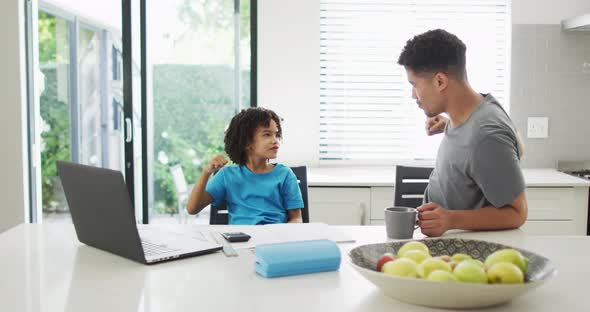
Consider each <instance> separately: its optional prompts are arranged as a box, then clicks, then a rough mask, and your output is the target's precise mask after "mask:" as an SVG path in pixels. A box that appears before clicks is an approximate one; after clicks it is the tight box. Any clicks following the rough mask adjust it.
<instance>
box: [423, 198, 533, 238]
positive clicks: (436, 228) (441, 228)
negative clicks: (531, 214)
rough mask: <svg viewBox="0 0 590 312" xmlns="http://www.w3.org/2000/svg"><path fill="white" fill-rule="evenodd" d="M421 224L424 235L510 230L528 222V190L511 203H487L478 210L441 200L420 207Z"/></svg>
mask: <svg viewBox="0 0 590 312" xmlns="http://www.w3.org/2000/svg"><path fill="white" fill-rule="evenodd" d="M418 211H419V219H420V221H419V224H420V227H421V231H422V233H423V234H424V235H428V236H441V235H442V234H443V233H445V232H446V231H448V230H452V229H459V230H507V229H514V228H518V227H520V226H521V225H523V224H524V222H525V221H526V218H527V214H528V207H527V202H526V195H525V193H524V192H523V193H521V194H520V195H518V197H516V199H514V200H513V201H512V202H511V203H510V204H509V205H506V206H503V207H500V208H496V207H493V206H487V207H483V208H480V209H475V210H447V209H445V208H443V207H441V206H440V205H439V204H437V203H427V204H424V205H422V206H420V207H418Z"/></svg>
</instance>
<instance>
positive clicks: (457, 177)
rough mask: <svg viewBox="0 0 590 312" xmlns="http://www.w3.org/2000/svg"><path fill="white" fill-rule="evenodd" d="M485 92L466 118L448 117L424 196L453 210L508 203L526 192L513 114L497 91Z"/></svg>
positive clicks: (425, 198) (427, 200)
mask: <svg viewBox="0 0 590 312" xmlns="http://www.w3.org/2000/svg"><path fill="white" fill-rule="evenodd" d="M483 96H484V99H483V101H482V102H481V103H480V105H479V106H478V107H477V108H476V109H475V110H474V111H473V112H472V113H471V116H469V118H468V119H467V121H465V122H464V123H463V124H460V125H458V126H456V127H451V126H450V122H449V123H447V127H446V128H445V131H444V137H443V139H442V142H441V144H440V147H439V149H438V154H437V157H436V165H435V168H434V170H433V171H432V174H431V175H430V181H429V184H428V188H427V189H426V192H425V197H424V200H425V202H435V203H438V204H439V205H441V206H442V207H443V208H446V209H449V210H469V209H479V208H481V207H484V206H489V205H491V206H494V207H503V206H506V205H508V204H510V203H511V202H512V201H513V200H514V199H515V198H516V197H517V196H518V195H520V194H521V193H522V192H524V188H525V185H524V178H523V176H522V171H521V169H520V165H519V151H518V142H517V139H516V130H515V128H514V125H513V123H512V120H510V117H508V114H507V113H506V111H504V109H503V108H502V106H500V104H499V103H498V101H496V99H495V98H494V97H493V96H492V95H490V94H488V95H483Z"/></svg>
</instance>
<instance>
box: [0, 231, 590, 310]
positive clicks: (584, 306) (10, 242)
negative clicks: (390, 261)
mask: <svg viewBox="0 0 590 312" xmlns="http://www.w3.org/2000/svg"><path fill="white" fill-rule="evenodd" d="M338 228H339V230H340V231H345V232H346V233H348V234H349V235H351V236H353V237H354V238H356V239H357V241H356V242H355V243H348V244H340V246H341V249H342V255H343V262H342V265H341V267H340V270H339V271H335V272H326V273H317V274H308V275H299V276H291V277H283V278H277V279H265V278H262V277H260V276H258V275H256V273H255V272H254V254H253V251H252V250H239V254H240V255H239V257H233V258H229V257H225V256H224V255H223V254H222V253H215V254H209V255H205V256H200V257H194V258H189V259H183V260H179V261H173V262H167V263H162V264H156V265H151V266H146V265H141V264H138V263H135V262H132V261H129V260H127V259H124V258H120V257H118V256H114V255H111V254H108V253H105V252H103V251H99V250H97V249H94V248H91V247H88V246H85V245H82V244H80V243H79V242H78V241H77V239H76V236H75V232H74V230H73V227H72V226H71V225H63V224H44V225H29V224H28V225H19V226H17V227H15V228H13V229H11V230H9V231H6V232H4V233H2V234H0V254H1V257H0V304H1V305H2V308H1V309H0V310H2V311H232V312H234V311H305V312H309V311H339V312H340V311H431V309H428V308H424V307H420V306H414V305H408V304H404V303H401V302H398V301H396V300H394V299H390V298H389V297H386V296H385V295H383V294H382V293H381V292H380V291H379V290H378V289H376V288H375V286H373V285H372V284H371V283H369V282H368V281H367V280H365V279H364V278H363V277H362V276H361V275H360V274H358V273H357V272H356V271H354V269H353V268H352V267H351V265H350V264H349V262H348V256H347V253H348V251H349V250H350V249H351V248H353V247H354V246H356V245H359V244H366V243H377V242H383V241H385V240H386V237H385V229H384V228H383V227H381V226H362V227H361V226H344V227H338ZM446 236H460V237H465V238H475V239H485V240H490V241H496V242H500V243H504V244H508V245H512V246H517V247H522V248H525V249H528V250H531V251H534V252H537V253H540V254H542V255H544V256H546V257H548V258H549V259H551V260H553V261H554V263H555V266H556V268H557V271H558V273H557V276H556V277H554V278H553V279H552V280H550V281H549V282H548V283H547V284H545V285H543V286H541V287H539V288H537V289H535V290H533V291H532V292H531V293H528V294H526V295H524V296H522V297H519V298H517V299H516V300H514V301H512V302H511V303H509V304H506V305H502V306H498V307H495V308H491V309H488V310H486V311H540V312H542V311H551V312H554V311H564V312H565V311H568V312H569V311H590V301H589V300H590V298H589V297H590V296H589V295H590V292H589V290H588V289H589V288H588V287H587V286H585V285H586V283H587V281H588V280H590V266H589V265H588V264H589V263H590V238H587V237H581V236H580V237H576V236H565V237H564V236H559V237H549V236H547V237H542V236H527V235H526V234H525V233H524V232H522V231H520V230H513V231H502V232H458V233H451V234H449V235H446ZM425 295H426V294H425Z"/></svg>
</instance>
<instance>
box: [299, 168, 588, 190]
mask: <svg viewBox="0 0 590 312" xmlns="http://www.w3.org/2000/svg"><path fill="white" fill-rule="evenodd" d="M522 172H523V175H524V180H525V183H526V186H527V187H590V181H588V180H585V179H582V178H578V177H575V176H572V175H569V174H566V173H563V172H559V171H557V170H556V169H547V168H534V169H522ZM307 184H308V186H310V187H313V186H338V187H371V186H386V187H392V186H394V184H395V167H393V166H392V167H308V168H307Z"/></svg>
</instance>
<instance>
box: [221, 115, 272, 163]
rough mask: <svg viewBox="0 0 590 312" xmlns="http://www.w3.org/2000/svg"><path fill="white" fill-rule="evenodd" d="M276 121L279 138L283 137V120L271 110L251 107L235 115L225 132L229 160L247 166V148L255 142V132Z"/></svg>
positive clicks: (224, 140)
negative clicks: (260, 127)
mask: <svg viewBox="0 0 590 312" xmlns="http://www.w3.org/2000/svg"><path fill="white" fill-rule="evenodd" d="M271 120H274V122H275V123H276V124H277V127H278V129H279V133H278V134H277V135H278V137H279V138H282V136H283V130H282V129H281V118H279V116H278V115H277V114H276V113H275V112H273V111H272V110H270V109H266V108H262V107H251V108H248V109H243V110H242V111H241V112H239V113H238V114H237V115H235V116H234V117H233V118H232V119H231V121H230V123H229V127H228V128H227V130H226V131H225V138H224V139H223V142H224V143H225V152H226V153H227V156H229V159H231V161H233V162H234V163H235V164H238V165H245V164H246V161H247V160H248V151H247V150H246V146H248V145H250V144H252V142H254V132H255V131H256V128H258V127H259V126H263V127H268V126H270V121H271Z"/></svg>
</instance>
